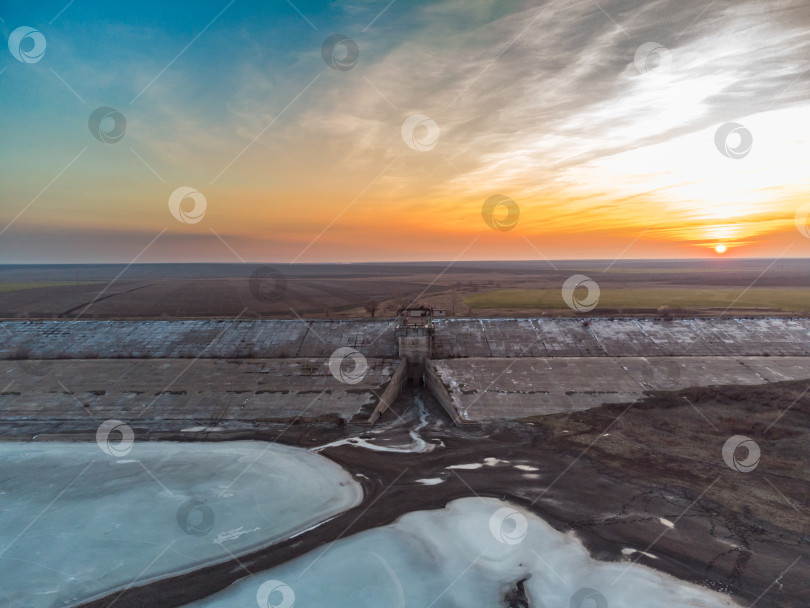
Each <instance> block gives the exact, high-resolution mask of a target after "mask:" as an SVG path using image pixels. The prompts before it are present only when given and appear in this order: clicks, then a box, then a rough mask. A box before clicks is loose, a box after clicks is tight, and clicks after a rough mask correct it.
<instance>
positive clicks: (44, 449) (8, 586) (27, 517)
mask: <svg viewBox="0 0 810 608" xmlns="http://www.w3.org/2000/svg"><path fill="white" fill-rule="evenodd" d="M111 451H113V450H111ZM122 452H126V450H122ZM113 453H115V452H114V451H113ZM0 462H2V465H0V592H2V593H0V595H3V596H5V597H4V599H3V602H2V604H3V605H4V606H18V607H20V608H22V607H25V608H40V607H41V608H46V607H48V608H50V607H54V606H66V605H74V604H76V603H78V602H79V601H80V600H86V599H88V598H91V597H95V596H98V595H102V594H106V593H109V592H110V591H111V590H114V589H117V588H124V587H126V586H129V585H130V584H142V583H143V582H144V581H148V580H151V579H155V578H158V577H161V576H166V575H169V574H176V573H178V572H183V571H188V570H191V569H195V568H198V567H200V566H203V565H207V564H211V563H215V562H219V561H226V560H229V559H231V558H232V556H233V555H239V554H240V553H245V552H247V551H249V550H252V549H255V548H258V547H261V546H266V545H270V544H272V543H274V542H277V541H279V540H281V539H284V538H288V537H290V536H293V535H295V534H297V533H300V532H302V531H304V530H306V529H308V528H311V527H313V526H316V525H318V524H319V523H321V522H323V521H325V520H326V519H329V518H331V517H333V516H335V515H337V514H338V513H340V512H342V511H344V510H346V509H349V508H351V507H354V506H356V505H358V504H359V503H360V502H361V500H362V497H363V490H362V487H361V486H360V485H359V484H358V483H357V482H356V481H354V480H353V479H352V478H351V476H350V475H349V474H348V473H347V472H346V471H345V470H343V469H342V468H341V467H339V466H338V465H336V464H334V463H333V462H331V461H330V460H328V459H326V458H324V457H322V456H320V455H318V454H315V453H312V452H309V451H306V450H301V449H296V448H291V447H287V446H282V445H278V444H272V443H262V442H248V441H245V442H224V443H205V444H202V443H170V442H136V443H135V444H134V445H133V446H132V449H131V451H129V452H128V453H125V454H123V453H122V454H121V455H120V456H118V457H116V456H114V455H110V454H107V453H105V452H104V451H102V449H100V448H99V446H98V445H97V444H96V443H0Z"/></svg>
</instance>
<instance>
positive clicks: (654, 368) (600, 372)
mask: <svg viewBox="0 0 810 608" xmlns="http://www.w3.org/2000/svg"><path fill="white" fill-rule="evenodd" d="M431 367H432V368H435V370H436V371H435V373H436V374H437V376H438V379H439V383H440V384H441V385H442V387H444V386H448V387H450V390H449V396H448V398H447V399H446V400H445V401H447V400H449V402H450V407H452V408H454V409H455V410H457V412H458V414H457V416H458V419H459V420H461V421H486V420H496V419H509V418H511V419H515V418H525V417H529V416H538V415H546V414H557V413H569V412H575V411H577V410H585V409H589V408H593V407H598V406H600V405H602V404H603V403H632V402H634V401H637V400H639V399H641V398H643V397H644V395H645V394H646V393H649V392H650V391H675V390H681V389H684V388H687V387H693V386H710V385H724V384H726V385H728V384H735V385H755V384H764V383H766V382H779V381H783V380H805V379H810V357H725V356H717V357H557V358H547V359H536V358H527V357H522V358H514V357H513V358H493V357H486V358H467V359H441V360H437V361H432V362H431ZM443 405H444V403H443ZM445 409H447V407H446V406H445ZM695 415H698V414H695Z"/></svg>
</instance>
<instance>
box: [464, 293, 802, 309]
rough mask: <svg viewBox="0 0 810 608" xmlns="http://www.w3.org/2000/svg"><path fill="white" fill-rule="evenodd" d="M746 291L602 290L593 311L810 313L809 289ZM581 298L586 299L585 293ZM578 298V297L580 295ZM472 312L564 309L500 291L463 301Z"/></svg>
mask: <svg viewBox="0 0 810 608" xmlns="http://www.w3.org/2000/svg"><path fill="white" fill-rule="evenodd" d="M741 294H743V288H734V287H720V288H712V289H709V288H691V287H685V288H670V287H665V288H650V289H628V288H615V289H614V288H610V287H604V288H602V289H601V292H600V296H599V304H598V305H597V307H596V308H595V309H594V311H595V312H597V311H599V309H602V308H605V309H620V308H621V309H624V310H632V309H639V308H659V307H662V306H668V307H669V308H671V309H672V310H679V309H687V308H722V309H725V308H727V307H729V306H732V304H733V306H732V308H763V309H766V308H767V309H773V310H781V311H785V312H802V313H804V312H810V288H803V287H802V288H799V287H780V288H756V287H754V288H751V289H749V290H748V291H747V292H745V294H743V295H741ZM582 295H583V296H584V295H585V290H584V289H583V291H582ZM577 296H579V294H578V293H577ZM464 302H465V303H466V304H467V305H468V306H470V307H471V308H473V309H476V308H479V309H480V308H516V309H564V308H567V306H566V304H565V302H563V299H562V295H561V293H560V290H559V289H497V290H494V291H487V292H484V293H480V294H476V295H474V296H470V297H468V298H465V299H464Z"/></svg>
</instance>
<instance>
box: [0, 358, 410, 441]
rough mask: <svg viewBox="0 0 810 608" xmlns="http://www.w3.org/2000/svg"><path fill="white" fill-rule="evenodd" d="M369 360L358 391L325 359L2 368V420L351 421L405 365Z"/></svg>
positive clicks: (5, 364) (12, 364)
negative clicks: (346, 382) (336, 373)
mask: <svg viewBox="0 0 810 608" xmlns="http://www.w3.org/2000/svg"><path fill="white" fill-rule="evenodd" d="M366 361H367V364H368V368H367V370H366V373H365V375H364V376H363V378H362V380H360V381H359V382H357V383H355V384H345V383H343V382H340V381H339V380H338V379H337V378H335V377H334V376H333V375H332V374H331V372H330V370H329V366H328V363H329V362H328V360H327V359H249V360H248V359H243V360H222V359H198V360H196V361H189V360H184V359H99V360H58V361H41V362H24V361H0V375H1V376H2V377H3V378H4V379H5V382H4V384H3V391H2V392H0V420H4V421H19V422H24V421H30V420H41V421H45V420H65V421H69V420H87V419H101V420H106V419H108V418H113V419H120V420H138V421H142V422H144V423H147V422H149V421H165V420H174V421H180V422H181V423H184V424H185V426H192V427H193V426H195V425H199V424H216V423H218V422H244V423H248V424H250V423H255V422H261V421H271V420H285V421H286V420H289V421H293V420H299V421H306V420H312V419H316V418H321V417H325V416H339V417H341V418H343V419H345V420H351V419H352V418H353V417H354V416H356V415H357V414H358V413H361V411H362V410H364V409H365V411H366V412H367V411H368V410H369V409H370V408H371V407H373V406H374V404H376V403H377V397H376V395H378V394H380V392H381V391H382V386H384V385H385V384H386V383H388V382H389V381H390V379H391V377H392V375H393V374H394V370H395V368H396V366H397V365H398V363H399V362H398V360H397V359H373V358H372V359H367V360H366ZM365 416H368V414H367V413H366V414H365Z"/></svg>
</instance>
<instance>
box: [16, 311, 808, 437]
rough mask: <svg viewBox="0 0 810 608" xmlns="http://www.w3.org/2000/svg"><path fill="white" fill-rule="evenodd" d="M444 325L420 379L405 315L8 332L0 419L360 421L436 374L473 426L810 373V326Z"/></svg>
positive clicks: (51, 326)
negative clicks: (339, 367)
mask: <svg viewBox="0 0 810 608" xmlns="http://www.w3.org/2000/svg"><path fill="white" fill-rule="evenodd" d="M433 323H434V327H433V334H432V341H431V344H430V348H429V351H430V352H429V357H427V356H424V355H427V354H428V352H425V353H423V359H422V361H421V363H420V371H419V374H416V375H414V374H413V373H412V371H413V370H411V367H412V365H413V361H410V362H409V366H408V373H407V376H406V375H405V373H404V371H405V370H404V369H403V368H402V366H400V357H401V356H402V345H401V344H399V345H398V343H397V338H396V336H395V327H396V323H395V322H394V321H392V320H355V321H346V320H343V321H330V320H318V321H306V322H304V321H287V320H249V321H241V320H240V321H224V320H208V321H120V322H115V321H81V322H68V321H36V322H4V323H0V334H2V335H3V340H2V341H0V374H2V376H3V378H4V379H5V383H4V385H3V386H4V387H5V388H4V389H3V391H2V393H0V419H2V420H5V421H17V422H19V421H34V420H43V419H51V420H60V419H71V418H74V417H75V418H78V419H85V420H86V419H87V417H88V416H91V417H105V418H115V417H118V418H123V419H131V418H137V419H140V420H144V421H147V420H150V419H151V420H164V421H165V420H175V419H176V420H178V421H179V420H182V421H189V420H192V421H194V420H196V421H200V422H205V423H206V424H208V425H211V424H216V423H219V422H227V421H231V422H241V423H251V422H256V421H269V420H292V419H296V418H302V419H305V420H308V419H323V418H324V417H327V418H329V417H331V418H340V419H344V420H354V421H358V422H359V421H362V420H368V418H369V416H373V417H374V419H376V418H377V417H378V416H379V414H380V413H382V412H383V411H384V410H385V408H386V407H388V405H390V404H391V403H393V401H394V400H395V399H396V395H397V394H398V392H399V390H400V388H401V387H402V386H404V385H405V384H406V379H409V380H410V381H411V382H419V381H420V380H424V382H425V384H426V386H428V388H430V390H431V391H432V392H433V393H434V395H435V396H436V397H437V398H438V399H439V401H440V403H442V405H443V406H444V407H445V409H446V410H447V411H448V413H449V414H450V416H451V417H452V418H453V419H454V420H456V421H457V422H473V421H485V420H492V419H500V418H522V417H529V416H535V415H542V414H550V413H559V412H570V411H576V410H580V409H587V408H590V407H595V406H598V405H600V404H602V403H609V402H631V401H635V400H637V399H639V398H641V397H642V396H643V395H644V393H645V392H648V391H651V390H678V389H681V388H685V387H688V386H706V385H713V384H743V385H746V384H748V385H751V384H761V383H766V382H774V381H780V380H795V379H806V378H810V320H808V319H773V318H756V319H720V320H710V319H704V320H675V321H660V320H651V319H648V320H635V319H617V320H609V319H592V320H581V319H497V320H496V319H484V320H480V319H435V320H434V321H433ZM338 349H353V350H354V351H356V352H357V353H359V354H360V355H362V357H363V360H364V362H365V363H364V370H363V374H362V377H361V378H359V379H357V381H356V382H355V381H354V380H352V381H351V382H346V380H345V378H344V379H343V380H341V378H339V377H337V376H336V375H335V373H334V369H332V367H330V358H332V357H333V355H334V353H335V352H337V351H338ZM408 359H410V357H408ZM41 360H44V361H41ZM397 370H401V371H400V373H397ZM420 375H421V378H420ZM375 411H376V412H377V413H376V414H373V412H375Z"/></svg>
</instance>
